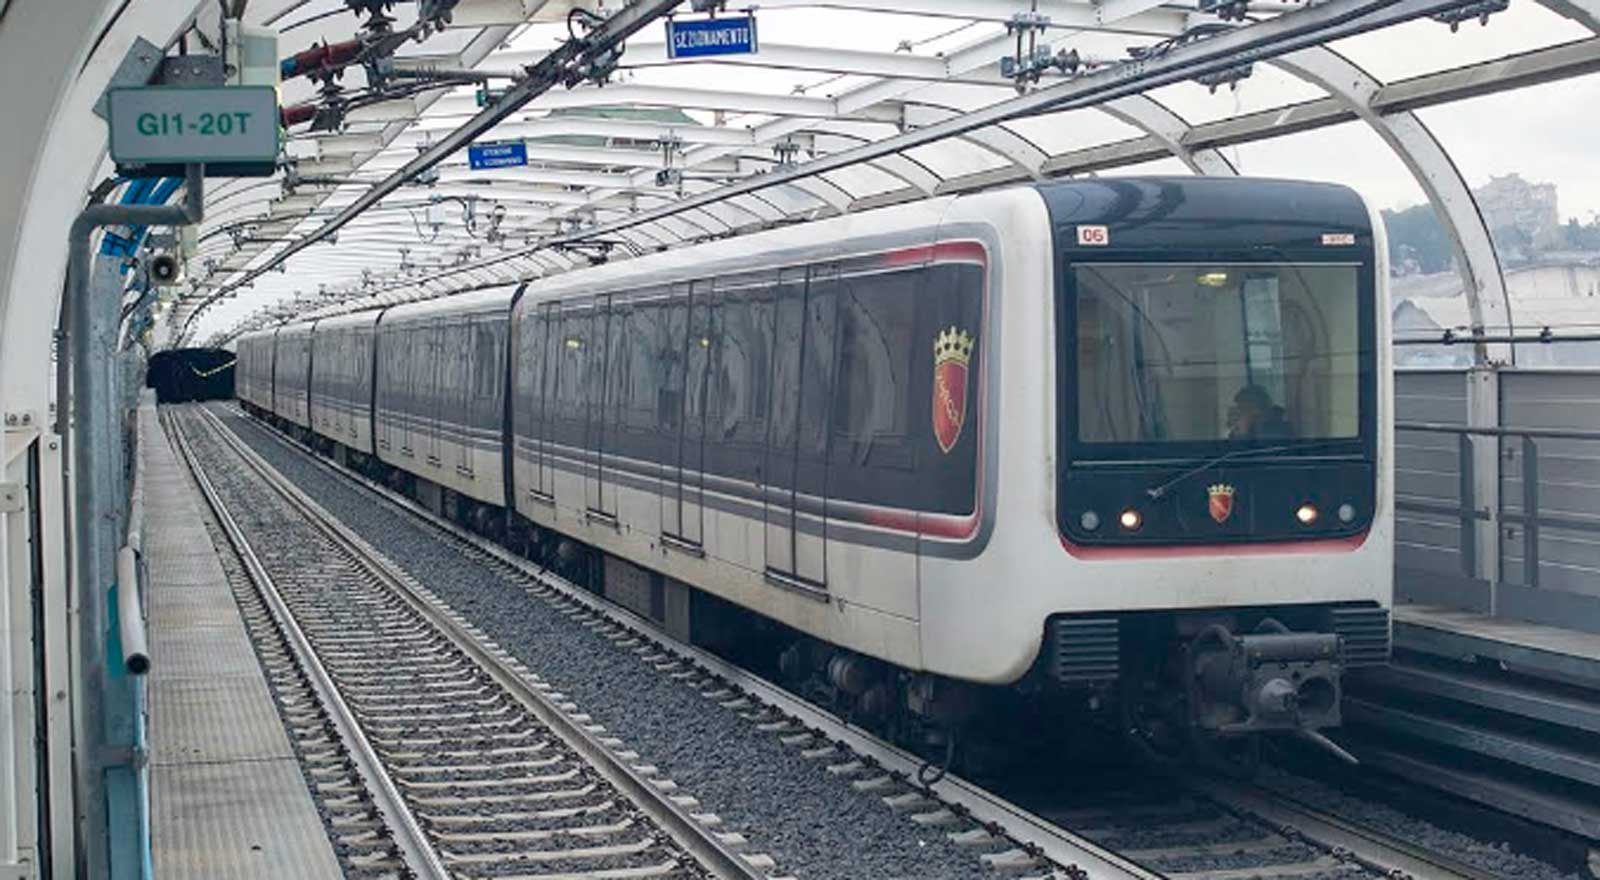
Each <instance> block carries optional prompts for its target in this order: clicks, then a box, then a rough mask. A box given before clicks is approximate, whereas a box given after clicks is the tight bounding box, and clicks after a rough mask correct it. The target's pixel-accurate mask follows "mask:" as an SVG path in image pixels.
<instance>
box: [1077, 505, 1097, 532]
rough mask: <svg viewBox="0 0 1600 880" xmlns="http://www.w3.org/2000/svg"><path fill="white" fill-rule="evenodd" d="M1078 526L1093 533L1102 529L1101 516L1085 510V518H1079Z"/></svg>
mask: <svg viewBox="0 0 1600 880" xmlns="http://www.w3.org/2000/svg"><path fill="white" fill-rule="evenodd" d="M1078 525H1080V526H1083V530H1084V531H1086V532H1092V531H1094V530H1095V529H1098V528H1100V514H1098V513H1095V512H1094V511H1092V510H1085V511H1084V512H1083V516H1080V517H1078Z"/></svg>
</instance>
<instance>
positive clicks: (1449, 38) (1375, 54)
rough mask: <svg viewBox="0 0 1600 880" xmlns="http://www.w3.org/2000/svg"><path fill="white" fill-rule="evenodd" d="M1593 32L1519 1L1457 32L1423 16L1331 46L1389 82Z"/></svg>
mask: <svg viewBox="0 0 1600 880" xmlns="http://www.w3.org/2000/svg"><path fill="white" fill-rule="evenodd" d="M1589 36H1593V34H1591V33H1590V32H1589V31H1588V30H1586V29H1585V28H1584V27H1583V26H1582V25H1580V24H1578V23H1577V22H1575V21H1573V20H1571V19H1569V18H1564V17H1562V16H1560V15H1557V14H1555V13H1554V12H1551V11H1550V10H1549V9H1546V8H1545V7H1543V6H1541V5H1539V4H1537V3H1528V2H1519V3H1513V4H1511V7H1510V8H1509V9H1507V10H1506V11H1505V12H1501V13H1499V14H1497V15H1494V16H1493V17H1491V18H1490V19H1489V23H1488V24H1487V25H1479V24H1478V22H1477V21H1469V22H1465V23H1463V24H1462V25H1461V27H1460V29H1459V30H1458V31H1457V32H1456V33H1451V32H1450V28H1449V26H1448V25H1445V24H1441V23H1439V22H1436V21H1429V20H1426V19H1424V20H1422V21H1413V22H1410V23H1408V24H1402V25H1396V26H1394V27H1390V28H1385V29H1383V30H1380V31H1374V32H1371V33H1366V34H1362V35H1361V36H1358V37H1350V38H1348V39H1344V40H1338V41H1335V42H1334V43H1331V44H1330V48H1332V49H1334V50H1335V51H1337V52H1340V53H1342V54H1344V55H1345V56H1346V57H1348V58H1349V59H1350V60H1351V61H1354V62H1355V63H1356V64H1359V65H1361V67H1363V68H1364V69H1365V70H1366V71H1367V72H1368V73H1370V74H1372V75H1373V76H1376V77H1378V78H1379V79H1381V80H1384V81H1385V82H1387V81H1390V80H1395V79H1401V78H1404V77H1410V76H1417V75H1419V74H1424V73H1431V72H1433V71H1435V70H1443V69H1445V68H1450V67H1460V66H1462V65H1465V64H1472V63H1474V62H1477V61H1488V60H1491V59H1494V58H1500V57H1502V56H1504V55H1509V54H1511V53H1514V52H1524V51H1527V50H1529V49H1537V48H1539V47H1541V46H1549V45H1553V44H1555V43H1564V42H1567V41H1569V40H1577V39H1582V38H1584V37H1589Z"/></svg>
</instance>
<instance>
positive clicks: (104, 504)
mask: <svg viewBox="0 0 1600 880" xmlns="http://www.w3.org/2000/svg"><path fill="white" fill-rule="evenodd" d="M184 182H185V185H184V201H183V203H181V204H180V205H177V206H164V205H162V206H157V205H90V206H89V207H87V208H85V209H84V210H83V212H82V213H80V214H79V215H78V216H77V218H76V219H75V220H73V221H72V228H71V232H70V233H69V237H68V252H67V298H66V302H65V303H64V304H63V312H64V320H63V326H64V328H65V333H64V334H63V340H62V344H63V345H64V346H65V348H64V349H63V350H62V352H61V353H59V354H58V358H57V369H62V368H64V366H65V364H66V363H67V361H66V357H67V352H68V350H70V354H71V364H72V397H71V400H70V406H71V407H72V418H71V422H72V427H73V433H74V434H75V436H74V438H73V441H72V482H73V495H72V502H73V504H72V507H73V520H74V522H75V524H76V526H77V528H76V529H75V530H74V531H75V532H76V534H75V536H74V541H73V572H74V578H73V583H74V584H75V585H76V590H77V596H78V599H77V604H78V607H79V615H80V617H79V627H80V632H81V633H83V637H81V638H80V639H79V644H80V650H81V651H82V653H83V655H84V656H82V657H80V658H79V659H80V665H79V670H80V672H79V674H80V675H81V680H80V682H79V683H80V685H81V687H82V691H83V699H82V703H81V705H82V706H83V707H84V712H83V714H84V716H85V717H84V718H83V719H82V727H81V728H80V730H81V731H82V732H83V735H84V737H85V739H87V740H88V741H87V742H82V743H79V744H78V754H79V756H80V761H81V762H82V763H81V764H80V767H79V774H78V779H79V787H80V790H79V798H78V803H79V804H80V805H81V806H82V814H83V815H82V820H81V821H82V828H81V831H82V837H81V839H82V840H84V841H85V842H86V843H87V844H88V846H87V847H86V852H85V855H86V867H87V874H88V876H91V877H102V876H108V875H109V873H110V868H111V865H110V858H111V853H110V850H109V848H108V842H109V838H108V836H107V828H106V822H107V805H106V798H105V787H104V786H105V781H104V779H105V772H106V770H107V769H108V768H113V767H118V766H124V765H125V764H126V763H127V762H130V761H132V760H133V758H132V756H131V753H130V754H129V755H128V756H126V757H118V756H117V755H116V754H115V753H112V752H110V751H108V750H107V749H105V748H104V746H105V740H106V739H107V729H106V727H107V723H108V721H107V715H106V712H105V706H104V699H105V691H106V687H105V685H106V676H107V674H108V670H107V668H106V664H105V661H104V658H103V651H104V638H105V629H106V627H105V608H104V604H105V600H104V599H103V598H102V596H103V591H104V590H105V589H106V588H107V587H108V586H109V585H110V584H112V583H113V582H114V579H115V577H116V571H115V565H116V563H115V555H116V551H117V548H118V547H119V546H120V545H121V543H122V542H121V541H120V540H118V538H119V536H118V535H117V534H116V530H115V528H114V525H115V521H116V516H117V514H116V500H115V494H116V492H117V486H118V483H119V482H120V480H119V479H117V476H116V474H115V473H114V472H113V470H112V469H111V468H101V469H100V470H98V471H97V470H96V468H95V465H96V463H97V462H98V461H101V460H103V459H104V458H105V457H110V458H111V459H113V460H114V459H116V457H117V455H118V450H119V447H118V446H116V445H115V444H116V442H117V441H116V438H115V436H114V434H113V431H114V429H115V427H116V425H117V419H116V414H115V401H113V400H112V399H111V395H112V390H113V387H114V384H115V376H114V372H115V354H116V329H117V318H118V317H119V314H120V306H121V303H120V302H118V301H117V300H116V299H107V301H105V302H101V303H97V302H95V301H94V300H93V297H92V291H91V289H90V284H89V270H90V258H91V254H90V247H89V245H90V236H91V235H93V233H94V231H95V230H96V229H99V228H101V227H104V226H112V225H118V224H130V225H139V226H176V225H183V224H189V223H198V222H200V219H201V217H202V215H203V212H204V206H203V199H204V186H205V184H204V170H203V167H202V166H200V165H189V166H187V167H186V168H185V169H184ZM57 405H58V406H59V407H61V408H62V410H63V412H62V422H63V425H65V423H66V421H67V415H66V412H65V409H66V407H67V406H68V405H69V401H68V400H66V399H62V400H60V401H58V402H57Z"/></svg>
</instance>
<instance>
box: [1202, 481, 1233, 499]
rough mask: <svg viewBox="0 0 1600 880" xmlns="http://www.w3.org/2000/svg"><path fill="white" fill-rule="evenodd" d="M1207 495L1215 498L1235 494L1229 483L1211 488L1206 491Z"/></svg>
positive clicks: (1218, 484)
mask: <svg viewBox="0 0 1600 880" xmlns="http://www.w3.org/2000/svg"><path fill="white" fill-rule="evenodd" d="M1206 494H1207V495H1213V496H1215V495H1232V494H1233V487H1232V486H1230V485H1228V484H1227V483H1217V484H1215V485H1213V486H1211V487H1210V488H1208V489H1206Z"/></svg>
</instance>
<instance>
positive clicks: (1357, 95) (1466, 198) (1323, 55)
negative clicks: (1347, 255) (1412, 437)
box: [1273, 46, 1516, 364]
mask: <svg viewBox="0 0 1600 880" xmlns="http://www.w3.org/2000/svg"><path fill="white" fill-rule="evenodd" d="M1273 64H1275V65H1276V66H1278V67H1281V68H1283V69H1284V70H1286V71H1288V72H1289V73H1292V74H1294V75H1295V76H1298V77H1300V78H1301V79H1304V80H1306V81H1307V82H1311V83H1313V84H1315V85H1318V86H1321V87H1322V88H1323V89H1325V90H1326V91H1327V92H1328V93H1329V94H1330V95H1333V96H1334V97H1336V98H1338V99H1339V100H1340V101H1342V102H1343V103H1344V104H1345V106H1347V107H1349V108H1350V110H1351V111H1352V112H1354V113H1355V114H1356V115H1357V116H1358V117H1360V118H1361V119H1362V121H1364V122H1366V123H1367V125H1369V126H1370V127H1371V128H1372V130H1373V131H1374V132H1376V133H1377V135H1378V136H1379V137H1380V138H1382V139H1383V141H1384V143H1386V144H1388V145H1389V148H1390V149H1392V150H1394V152H1395V155H1397V156H1399V157H1400V161H1401V162H1403V163H1405V166H1406V168H1407V169H1408V170H1409V171H1410V172H1411V175H1412V176H1413V177H1415V178H1416V180H1417V183H1418V184H1419V185H1421V187H1422V191H1423V192H1425V193H1427V195H1428V201H1429V202H1431V203H1432V204H1433V209H1434V212H1435V213H1436V214H1437V215H1438V217H1439V221H1440V222H1441V223H1442V224H1443V225H1444V228H1445V232H1446V233H1448V234H1449V235H1450V241H1451V244H1452V245H1453V246H1454V247H1455V252H1456V270H1457V271H1459V272H1460V273H1461V281H1462V284H1463V286H1464V287H1465V291H1466V298H1467V314H1468V315H1469V316H1470V318H1471V321H1472V330H1473V332H1474V333H1478V334H1481V333H1482V332H1483V330H1484V328H1485V327H1490V326H1493V327H1501V326H1503V327H1505V328H1506V330H1507V332H1508V333H1509V332H1510V331H1511V330H1512V314H1511V298H1510V295H1509V293H1508V292H1507V290H1506V281H1505V275H1504V274H1503V272H1502V271H1501V267H1500V257H1499V254H1497V253H1496V252H1495V249H1494V241H1493V240H1492V239H1491V238H1490V236H1489V226H1488V224H1487V223H1485V222H1484V220H1483V214H1482V212H1481V211H1480V210H1479V209H1478V202H1477V199H1475V198H1474V197H1473V195H1472V189H1471V187H1469V186H1467V181H1466V179H1465V178H1463V177H1462V176H1461V171H1460V169H1458V168H1456V165H1455V162H1454V161H1452V160H1451V158H1450V154H1449V153H1448V152H1446V150H1445V149H1444V146H1443V145H1442V144H1440V143H1439V141H1438V139H1437V138H1435V137H1434V136H1433V132H1431V131H1429V130H1428V127H1427V126H1426V125H1424V124H1423V122H1422V120H1421V119H1420V118H1419V117H1418V116H1417V115H1416V114H1415V113H1413V112H1412V111H1409V110H1406V111H1402V112H1399V113H1390V114H1379V113H1377V112H1376V111H1374V110H1373V109H1372V98H1373V96H1374V95H1376V94H1377V92H1378V89H1380V88H1382V86H1383V83H1382V82H1380V81H1379V80H1378V79H1377V78H1376V77H1374V76H1372V75H1371V74H1369V73H1367V72H1366V71H1365V70H1363V69H1362V68H1361V67H1360V66H1359V65H1357V64H1356V63H1355V62H1353V61H1351V60H1350V59H1348V58H1346V57H1344V56H1343V55H1340V54H1339V53H1338V52H1336V51H1334V50H1332V49H1329V48H1327V47H1325V46H1319V47H1316V48H1312V49H1302V50H1300V51H1298V52H1294V53H1291V54H1289V55H1284V56H1281V57H1279V58H1277V59H1275V60H1274V61H1273ZM1473 359H1474V360H1475V362H1477V363H1480V364H1482V363H1489V362H1492V361H1499V360H1504V361H1505V362H1507V363H1515V362H1516V348H1515V347H1514V346H1513V345H1512V344H1510V343H1495V344H1488V343H1482V342H1479V343H1476V344H1474V346H1473Z"/></svg>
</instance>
